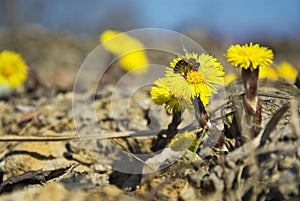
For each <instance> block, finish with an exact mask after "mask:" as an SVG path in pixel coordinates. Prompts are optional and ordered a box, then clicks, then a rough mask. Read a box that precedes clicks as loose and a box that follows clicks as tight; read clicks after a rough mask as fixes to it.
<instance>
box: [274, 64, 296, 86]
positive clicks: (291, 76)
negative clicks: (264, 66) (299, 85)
mask: <svg viewBox="0 0 300 201" xmlns="http://www.w3.org/2000/svg"><path fill="white" fill-rule="evenodd" d="M277 71H278V75H279V77H280V78H284V79H287V80H290V81H292V82H295V80H296V77H297V75H298V71H297V70H296V69H295V67H294V66H293V65H292V64H290V63H288V62H281V63H279V65H278V66H277Z"/></svg>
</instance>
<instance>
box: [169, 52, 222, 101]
mask: <svg viewBox="0 0 300 201" xmlns="http://www.w3.org/2000/svg"><path fill="white" fill-rule="evenodd" d="M170 67H171V68H167V69H166V75H165V79H166V82H167V85H168V87H169V89H171V91H172V92H173V93H174V94H176V96H177V97H180V98H183V99H186V100H189V99H191V98H195V97H200V99H201V101H202V102H203V105H204V106H206V105H207V104H208V102H209V98H210V96H211V94H212V93H217V85H223V84H224V72H223V67H222V65H221V64H220V63H219V62H217V60H216V59H215V58H214V57H212V56H209V55H206V54H201V55H198V54H195V53H192V54H189V53H186V55H185V56H180V57H177V58H175V59H173V60H172V61H171V62H170Z"/></svg>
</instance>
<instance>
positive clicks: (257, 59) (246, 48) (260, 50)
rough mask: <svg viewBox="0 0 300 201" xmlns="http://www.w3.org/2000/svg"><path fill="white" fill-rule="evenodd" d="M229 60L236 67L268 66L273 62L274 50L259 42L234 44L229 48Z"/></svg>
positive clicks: (227, 55) (254, 67)
mask: <svg viewBox="0 0 300 201" xmlns="http://www.w3.org/2000/svg"><path fill="white" fill-rule="evenodd" d="M226 57H227V61H228V62H230V63H231V64H232V65H234V66H236V67H242V68H245V69H247V68H252V69H256V68H257V67H259V66H260V67H263V66H268V65H269V64H271V63H272V62H273V52H272V50H270V49H268V48H267V47H261V46H260V45H259V44H254V45H253V44H252V43H250V45H248V44H245V45H242V46H241V45H239V44H237V45H232V46H231V47H230V48H229V49H228V50H227V54H226Z"/></svg>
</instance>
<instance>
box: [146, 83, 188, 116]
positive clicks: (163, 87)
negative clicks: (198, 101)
mask: <svg viewBox="0 0 300 201" xmlns="http://www.w3.org/2000/svg"><path fill="white" fill-rule="evenodd" d="M154 84H155V85H156V86H153V87H152V88H151V92H150V94H151V98H152V100H153V101H154V103H155V104H157V105H165V108H166V109H167V110H170V111H175V112H179V111H182V110H183V109H184V108H190V106H189V105H191V103H190V100H184V99H180V98H179V99H178V98H177V96H176V95H175V94H174V93H173V92H172V91H171V90H170V89H169V88H168V84H167V80H166V79H165V78H160V79H158V80H156V81H155V82H154Z"/></svg>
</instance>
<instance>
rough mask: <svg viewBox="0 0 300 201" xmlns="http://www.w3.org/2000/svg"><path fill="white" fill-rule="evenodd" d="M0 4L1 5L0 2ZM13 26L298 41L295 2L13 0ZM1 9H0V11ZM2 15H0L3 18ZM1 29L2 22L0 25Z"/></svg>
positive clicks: (297, 5)
mask: <svg viewBox="0 0 300 201" xmlns="http://www.w3.org/2000/svg"><path fill="white" fill-rule="evenodd" d="M3 2H4V1H3ZM3 2H2V3H1V4H0V6H4V3H3ZM13 2H14V7H15V10H16V12H15V13H16V15H17V17H16V18H15V21H16V22H17V24H26V23H35V24H40V25H42V26H46V27H48V28H51V29H54V30H66V31H71V32H74V33H96V32H100V31H102V30H104V29H107V28H116V29H121V30H124V31H126V30H130V29H135V28H142V27H154V28H166V29H171V30H175V31H180V29H183V28H188V27H192V28H193V27H197V28H199V29H202V30H207V31H210V32H214V33H216V34H217V35H221V36H224V37H228V38H247V37H250V36H252V37H253V36H267V37H272V36H276V37H298V38H299V37H300V34H299V33H300V20H299V19H300V1H298V0H252V1H246V0H244V1H243V0H185V1H184V0H172V1H167V0H151V1H146V0H110V1H108V0H107V1H104V0H84V1H82V0H72V1H70V0H69V1H68V0H43V1H40V0H26V1H23V0H13ZM0 9H1V10H3V9H4V8H3V7H2V8H0ZM3 15H5V12H1V13H0V17H1V18H2V19H5V16H3ZM0 23H1V24H2V25H5V24H6V22H5V20H4V21H3V20H2V21H1V20H0Z"/></svg>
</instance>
